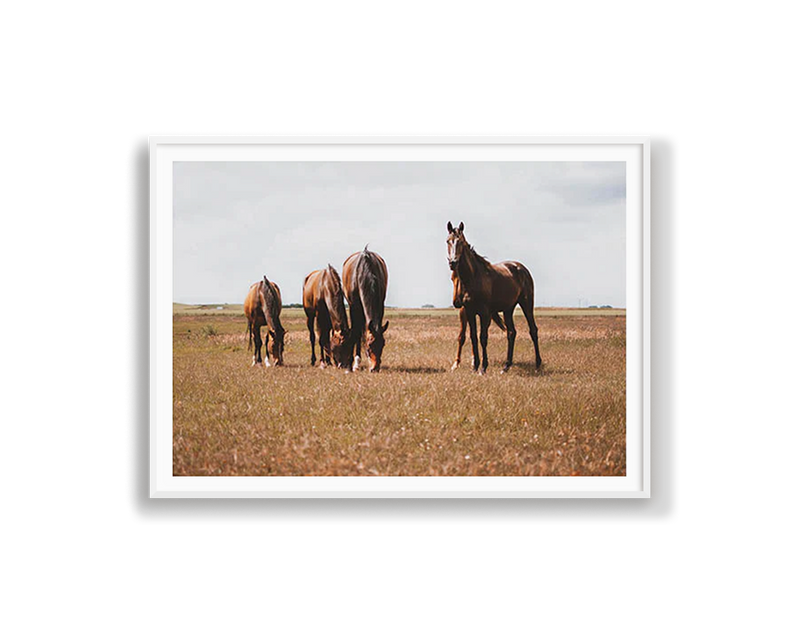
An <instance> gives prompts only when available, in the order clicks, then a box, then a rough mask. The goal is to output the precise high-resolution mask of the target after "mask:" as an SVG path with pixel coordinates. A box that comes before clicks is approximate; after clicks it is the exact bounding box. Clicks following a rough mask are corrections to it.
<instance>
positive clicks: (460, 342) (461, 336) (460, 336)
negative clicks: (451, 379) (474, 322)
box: [450, 307, 467, 371]
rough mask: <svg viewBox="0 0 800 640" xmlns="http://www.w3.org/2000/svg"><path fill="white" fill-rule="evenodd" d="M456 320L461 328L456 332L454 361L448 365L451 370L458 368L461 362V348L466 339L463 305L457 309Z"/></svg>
mask: <svg viewBox="0 0 800 640" xmlns="http://www.w3.org/2000/svg"><path fill="white" fill-rule="evenodd" d="M458 320H459V322H460V323H461V329H460V330H459V332H458V349H457V350H456V361H455V362H454V363H453V366H452V367H450V370H451V371H455V370H456V369H458V365H460V364H461V349H463V348H464V343H465V342H466V340H467V312H466V311H465V310H464V307H461V309H459V311H458Z"/></svg>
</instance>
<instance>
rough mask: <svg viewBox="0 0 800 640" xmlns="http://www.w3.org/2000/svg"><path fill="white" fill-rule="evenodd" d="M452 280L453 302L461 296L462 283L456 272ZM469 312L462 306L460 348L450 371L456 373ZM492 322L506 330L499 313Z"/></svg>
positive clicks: (459, 311) (459, 319)
mask: <svg viewBox="0 0 800 640" xmlns="http://www.w3.org/2000/svg"><path fill="white" fill-rule="evenodd" d="M450 279H451V280H452V281H453V300H455V299H456V297H457V296H460V295H461V293H460V288H461V281H460V280H459V279H458V276H456V274H455V272H454V271H451V272H450ZM467 316H468V314H467V310H466V309H465V308H464V307H463V306H462V307H461V308H460V309H459V310H458V321H459V323H460V325H461V327H460V329H459V332H458V348H457V350H456V359H455V362H453V366H452V367H450V371H455V370H456V369H458V365H460V364H461V349H463V347H464V342H466V339H467V338H466V336H467V324H468V322H469V320H468V318H467ZM492 320H494V323H495V324H496V325H497V326H498V327H500V331H505V330H506V325H505V323H504V322H503V319H502V318H501V317H500V314H499V313H493V314H492ZM472 365H473V366H475V357H474V356H473V358H472Z"/></svg>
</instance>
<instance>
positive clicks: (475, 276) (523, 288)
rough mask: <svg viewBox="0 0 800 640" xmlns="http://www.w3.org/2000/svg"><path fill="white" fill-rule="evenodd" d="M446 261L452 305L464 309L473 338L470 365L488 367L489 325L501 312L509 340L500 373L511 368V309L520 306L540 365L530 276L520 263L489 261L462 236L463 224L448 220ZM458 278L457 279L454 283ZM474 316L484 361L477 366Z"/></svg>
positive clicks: (512, 333)
mask: <svg viewBox="0 0 800 640" xmlns="http://www.w3.org/2000/svg"><path fill="white" fill-rule="evenodd" d="M447 232H448V236H447V260H448V263H449V265H450V270H451V278H453V282H454V287H453V306H455V307H456V308H457V309H460V308H463V309H465V310H466V315H467V322H468V324H469V329H470V339H471V341H472V357H473V361H472V362H473V364H472V368H473V370H474V371H475V372H477V373H485V372H486V368H487V367H488V366H489V358H488V356H487V353H486V345H487V343H488V341H489V324H490V323H491V316H492V314H494V313H498V312H501V311H502V313H503V318H504V319H505V325H506V337H507V339H508V352H507V355H506V362H505V364H504V366H503V373H505V372H507V371H508V370H509V369H510V368H511V364H512V362H513V359H514V341H515V339H516V336H517V332H516V329H515V328H514V308H515V307H516V306H517V305H519V306H520V307H521V308H522V313H524V314H525V319H526V320H527V322H528V329H529V331H530V336H531V340H533V347H534V349H535V350H536V368H537V369H539V367H541V365H542V357H541V354H540V353H539V329H538V328H537V326H536V321H535V320H534V317H533V289H534V287H533V277H532V276H531V273H530V271H528V269H527V267H526V266H525V265H523V264H522V263H521V262H515V261H506V262H498V263H497V264H492V263H490V262H489V261H488V260H487V259H486V258H484V257H483V256H481V255H479V254H478V253H476V252H475V249H473V247H472V246H471V245H470V244H469V243H468V242H467V239H466V237H465V236H464V223H463V222H462V223H461V224H460V225H459V226H458V227H457V228H456V227H453V225H452V224H451V223H450V222H448V223H447ZM456 281H458V282H456ZM476 316H477V317H479V318H480V321H481V333H480V342H481V349H482V355H483V360H482V362H480V371H479V369H478V367H479V354H478V336H477V328H476Z"/></svg>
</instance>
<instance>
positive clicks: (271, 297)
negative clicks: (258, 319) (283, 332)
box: [263, 276, 283, 332]
mask: <svg viewBox="0 0 800 640" xmlns="http://www.w3.org/2000/svg"><path fill="white" fill-rule="evenodd" d="M263 285H264V287H263V291H264V302H266V313H265V314H264V315H265V316H266V318H265V320H266V321H267V325H268V327H269V328H270V329H271V330H272V331H273V332H274V331H275V330H276V329H283V327H282V326H281V321H280V313H281V309H280V302H279V300H280V296H279V294H278V292H277V291H275V288H274V285H273V284H272V283H271V282H270V281H269V280H267V276H264V282H263Z"/></svg>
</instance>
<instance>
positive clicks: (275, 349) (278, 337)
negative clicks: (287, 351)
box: [269, 327, 286, 367]
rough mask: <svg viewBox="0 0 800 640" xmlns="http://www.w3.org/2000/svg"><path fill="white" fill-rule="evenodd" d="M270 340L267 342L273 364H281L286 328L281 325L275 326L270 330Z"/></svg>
mask: <svg viewBox="0 0 800 640" xmlns="http://www.w3.org/2000/svg"><path fill="white" fill-rule="evenodd" d="M270 335H271V337H272V340H270V343H269V351H270V355H271V356H272V360H273V362H274V363H275V366H278V367H279V366H281V365H282V364H283V341H284V337H285V336H286V330H285V329H284V328H283V327H279V328H276V329H275V331H270Z"/></svg>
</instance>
